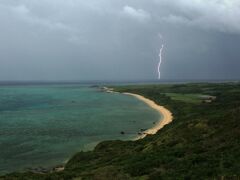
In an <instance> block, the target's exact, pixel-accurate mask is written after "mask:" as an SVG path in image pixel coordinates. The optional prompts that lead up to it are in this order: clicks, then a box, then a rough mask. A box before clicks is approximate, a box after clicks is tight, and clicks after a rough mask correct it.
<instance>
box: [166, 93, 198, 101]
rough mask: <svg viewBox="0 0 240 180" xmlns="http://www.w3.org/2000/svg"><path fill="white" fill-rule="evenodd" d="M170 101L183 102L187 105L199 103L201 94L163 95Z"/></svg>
mask: <svg viewBox="0 0 240 180" xmlns="http://www.w3.org/2000/svg"><path fill="white" fill-rule="evenodd" d="M165 95H167V96H169V97H171V99H172V100H176V101H183V102H187V103H201V102H202V100H201V96H202V94H180V93H165Z"/></svg>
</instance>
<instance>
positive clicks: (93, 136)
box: [0, 84, 160, 174]
mask: <svg viewBox="0 0 240 180" xmlns="http://www.w3.org/2000/svg"><path fill="white" fill-rule="evenodd" d="M159 116H160V114H159V113H158V112H156V111H155V110H153V109H151V108H150V107H149V106H147V105H146V104H145V103H144V102H141V101H140V100H138V99H136V98H134V97H131V96H127V95H123V94H117V93H106V92H101V91H100V90H99V89H98V88H93V87H90V86H89V85H79V84H41V85H36V84H35V85H31V84H28V85H21V84H18V85H14V86H13V85H7V84H6V85H1V86H0V174H4V173H7V172H12V171H22V170H23V171H24V170H27V169H29V168H39V167H44V168H51V167H54V166H56V165H59V164H63V163H65V162H66V161H67V160H68V159H69V158H70V157H72V156H73V155H74V154H75V153H77V152H79V151H87V150H92V149H93V148H94V147H95V146H96V145H97V143H99V142H101V141H104V140H117V139H118V140H131V139H134V138H135V137H137V134H138V132H140V130H141V129H147V128H150V127H152V126H153V123H154V122H157V121H158V120H159ZM121 132H124V134H123V133H121Z"/></svg>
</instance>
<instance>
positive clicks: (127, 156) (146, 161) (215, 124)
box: [0, 83, 240, 180]
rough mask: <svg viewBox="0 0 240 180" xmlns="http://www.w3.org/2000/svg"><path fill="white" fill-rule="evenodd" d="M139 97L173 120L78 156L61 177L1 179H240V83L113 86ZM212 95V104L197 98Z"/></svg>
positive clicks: (23, 175)
mask: <svg viewBox="0 0 240 180" xmlns="http://www.w3.org/2000/svg"><path fill="white" fill-rule="evenodd" d="M114 89H115V90H116V91H120V92H132V93H138V94H141V95H144V96H145V97H147V98H150V99H152V100H154V101H155V102H156V103H158V104H161V105H164V106H165V107H166V108H168V109H169V110H170V111H172V112H173V115H174V121H173V122H172V123H171V124H169V125H167V126H165V127H164V128H163V129H162V130H160V131H159V132H158V133H157V134H155V135H149V136H147V137H146V138H144V139H142V140H138V141H135V142H133V141H125V142H124V141H106V142H102V143H100V144H98V145H97V147H96V148H95V150H94V151H90V152H79V153H77V154H76V155H75V156H73V157H72V158H71V160H70V161H69V162H68V163H67V164H66V168H65V170H64V171H62V172H59V173H57V172H54V173H48V174H42V175H41V174H34V173H29V172H26V173H12V174H9V175H6V176H3V177H2V178H0V179H19V178H22V179H76V180H77V179H104V180H105V179H107V180H108V179H119V180H121V179H122V180H127V179H142V180H144V179H209V178H210V179H212V178H226V179H228V178H229V179H232V178H235V179H237V177H238V178H240V84H237V83H228V84H182V85H180V84H179V85H146V86H145V85H144V86H121V87H114ZM208 96H214V97H216V99H214V100H213V101H212V102H208V103H207V102H204V101H203V99H204V98H202V97H208Z"/></svg>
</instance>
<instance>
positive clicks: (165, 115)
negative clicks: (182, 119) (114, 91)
mask: <svg viewBox="0 0 240 180" xmlns="http://www.w3.org/2000/svg"><path fill="white" fill-rule="evenodd" d="M122 94H125V95H130V96H133V97H136V98H137V99H139V100H141V101H143V102H144V103H146V104H147V105H148V106H150V107H151V108H153V109H155V110H156V111H158V112H159V113H160V114H161V115H162V117H161V118H160V119H159V121H158V122H157V123H156V124H155V126H153V127H152V128H150V129H147V130H146V131H144V132H143V133H142V134H141V135H139V136H138V137H137V138H136V139H134V140H139V139H142V138H144V137H146V136H147V135H149V134H151V135H152V134H156V133H157V132H158V131H159V130H160V129H162V128H163V127H164V126H165V125H167V124H169V123H171V122H172V120H173V116H172V113H171V112H170V111H169V110H168V109H166V108H165V107H163V106H160V105H158V104H156V103H155V102H154V101H152V100H150V99H148V98H146V97H144V96H141V95H139V94H134V93H127V92H126V93H122Z"/></svg>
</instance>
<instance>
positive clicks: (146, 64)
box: [0, 0, 240, 80]
mask: <svg viewBox="0 0 240 180" xmlns="http://www.w3.org/2000/svg"><path fill="white" fill-rule="evenodd" d="M237 17H240V2H239V1H238V0H208V1H207V0H192V1H188V0H170V1H169V0H152V1H149V0H121V1H120V0H117V1H110V0H89V1H81V0H68V1H66V0H51V1H49V0H41V1H39V0H2V1H1V2H0V22H1V25H0V26H1V31H0V80H35V79H38V80H66V79H69V80H91V79H101V80H103V79H107V80H110V79H113V80H114V79H129V80H132V79H154V78H156V77H157V71H156V64H157V62H158V51H159V47H160V45H161V43H162V42H161V40H160V39H159V38H158V34H159V33H161V34H162V36H163V40H162V41H163V42H164V43H165V47H166V48H165V50H164V59H163V64H162V78H163V79H194V78H197V79H208V78H210V79H216V78H220V79H223V78H239V76H240V72H238V68H236V67H240V62H239V57H240V53H239V50H238V48H237V47H240V38H239V34H240V19H239V18H237Z"/></svg>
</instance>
